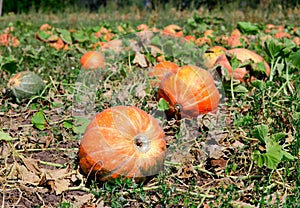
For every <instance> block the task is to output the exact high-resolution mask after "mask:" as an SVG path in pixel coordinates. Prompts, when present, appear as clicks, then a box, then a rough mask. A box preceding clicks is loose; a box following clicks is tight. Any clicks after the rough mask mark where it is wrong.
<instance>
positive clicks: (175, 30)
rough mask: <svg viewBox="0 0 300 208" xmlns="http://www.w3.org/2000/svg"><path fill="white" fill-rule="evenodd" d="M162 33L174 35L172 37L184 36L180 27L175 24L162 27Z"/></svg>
mask: <svg viewBox="0 0 300 208" xmlns="http://www.w3.org/2000/svg"><path fill="white" fill-rule="evenodd" d="M162 34H163V35H166V36H174V37H183V36H184V33H183V31H182V28H181V27H180V26H179V25H175V24H171V25H167V26H166V27H165V28H164V29H163V31H162Z"/></svg>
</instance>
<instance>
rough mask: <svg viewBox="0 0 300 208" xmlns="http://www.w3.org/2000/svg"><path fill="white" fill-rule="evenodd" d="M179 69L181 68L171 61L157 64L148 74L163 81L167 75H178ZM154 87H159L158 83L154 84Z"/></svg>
mask: <svg viewBox="0 0 300 208" xmlns="http://www.w3.org/2000/svg"><path fill="white" fill-rule="evenodd" d="M178 69H179V66H178V65H177V64H175V63H174V62H171V61H162V62H159V63H158V64H156V65H155V66H154V68H153V70H151V71H150V72H149V73H148V76H149V77H156V78H157V79H158V80H159V81H161V80H162V79H163V78H164V77H165V76H166V75H167V74H169V73H176V72H177V70H178ZM153 85H154V86H158V83H157V82H156V83H153Z"/></svg>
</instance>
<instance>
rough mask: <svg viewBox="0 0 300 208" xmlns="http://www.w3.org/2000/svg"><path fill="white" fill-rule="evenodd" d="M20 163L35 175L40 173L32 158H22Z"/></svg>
mask: <svg viewBox="0 0 300 208" xmlns="http://www.w3.org/2000/svg"><path fill="white" fill-rule="evenodd" d="M22 161H23V163H24V165H25V166H26V168H27V169H28V170H29V171H31V172H34V173H36V174H40V173H41V170H40V168H39V166H38V162H37V160H35V159H32V158H22Z"/></svg>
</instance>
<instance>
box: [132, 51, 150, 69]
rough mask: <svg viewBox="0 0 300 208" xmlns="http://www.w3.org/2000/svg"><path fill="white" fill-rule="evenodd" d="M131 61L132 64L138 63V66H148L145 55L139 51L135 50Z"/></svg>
mask: <svg viewBox="0 0 300 208" xmlns="http://www.w3.org/2000/svg"><path fill="white" fill-rule="evenodd" d="M133 63H134V64H138V65H139V66H140V67H143V68H145V67H147V66H148V63H147V60H146V57H145V55H143V54H141V53H139V52H137V53H136V54H135V57H134V59H133Z"/></svg>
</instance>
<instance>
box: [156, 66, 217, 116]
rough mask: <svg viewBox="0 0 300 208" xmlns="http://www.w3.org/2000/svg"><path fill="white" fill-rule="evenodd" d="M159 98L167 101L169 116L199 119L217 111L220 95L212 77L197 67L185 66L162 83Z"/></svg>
mask: <svg viewBox="0 0 300 208" xmlns="http://www.w3.org/2000/svg"><path fill="white" fill-rule="evenodd" d="M158 98H159V99H160V98H163V99H165V100H166V101H167V102H168V103H169V105H170V109H169V110H168V111H167V112H166V113H167V115H169V116H170V115H171V116H173V115H176V114H178V113H180V116H181V117H197V116H198V115H199V114H202V113H208V112H214V111H215V110H217V108H218V105H219V101H220V95H219V91H218V89H217V87H216V86H215V83H214V80H213V77H212V75H211V74H210V73H209V72H208V71H206V70H205V69H202V68H200V67H196V66H190V65H188V66H183V67H181V68H180V69H179V70H178V71H177V72H176V73H175V74H170V75H169V76H167V77H166V78H165V79H163V80H162V81H161V83H160V86H159V89H158Z"/></svg>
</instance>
